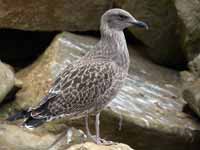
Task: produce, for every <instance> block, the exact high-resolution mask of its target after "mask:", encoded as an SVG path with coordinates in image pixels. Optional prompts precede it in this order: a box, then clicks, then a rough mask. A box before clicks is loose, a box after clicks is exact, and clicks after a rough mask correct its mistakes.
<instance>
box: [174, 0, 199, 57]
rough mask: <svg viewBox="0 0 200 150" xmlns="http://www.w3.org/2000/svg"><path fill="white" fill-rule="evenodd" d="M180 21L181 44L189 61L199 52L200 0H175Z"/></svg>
mask: <svg viewBox="0 0 200 150" xmlns="http://www.w3.org/2000/svg"><path fill="white" fill-rule="evenodd" d="M174 2H175V7H176V10H177V14H178V18H179V19H180V21H181V24H180V26H179V28H180V31H181V46H182V49H183V50H184V53H185V55H186V56H187V59H188V60H189V61H190V60H192V59H193V58H194V57H196V56H197V55H198V54H199V52H200V42H199V41H200V0H175V1H174Z"/></svg>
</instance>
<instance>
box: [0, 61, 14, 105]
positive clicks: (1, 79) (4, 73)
mask: <svg viewBox="0 0 200 150" xmlns="http://www.w3.org/2000/svg"><path fill="white" fill-rule="evenodd" d="M14 84H15V76H14V73H13V71H12V70H11V68H10V67H8V65H5V64H3V63H2V62H1V61H0V103H1V102H2V101H3V99H4V98H5V96H6V95H7V94H8V93H9V92H10V90H11V89H12V88H13V87H14Z"/></svg>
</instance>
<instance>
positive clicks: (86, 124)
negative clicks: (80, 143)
mask: <svg viewBox="0 0 200 150" xmlns="http://www.w3.org/2000/svg"><path fill="white" fill-rule="evenodd" d="M85 128H86V132H87V136H89V137H93V136H92V134H91V132H90V129H89V123H88V114H87V115H86V116H85Z"/></svg>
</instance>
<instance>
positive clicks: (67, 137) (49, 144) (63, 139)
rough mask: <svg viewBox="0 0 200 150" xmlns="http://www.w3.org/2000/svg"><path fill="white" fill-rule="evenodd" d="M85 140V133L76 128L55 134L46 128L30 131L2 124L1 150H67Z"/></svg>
mask: <svg viewBox="0 0 200 150" xmlns="http://www.w3.org/2000/svg"><path fill="white" fill-rule="evenodd" d="M84 136H85V135H84ZM84 140H86V137H83V132H82V131H80V130H77V129H75V128H70V129H68V132H66V131H65V132H63V133H62V134H53V133H49V132H47V130H46V129H45V126H44V127H39V128H37V129H32V130H29V129H26V128H23V127H20V125H19V124H18V125H11V124H8V123H6V122H3V121H1V122H0V149H1V150H4V149H5V150H11V149H12V150H43V149H48V150H66V149H67V148H69V147H70V146H72V145H74V144H80V143H82V142H84Z"/></svg>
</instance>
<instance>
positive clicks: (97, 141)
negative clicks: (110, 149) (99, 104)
mask: <svg viewBox="0 0 200 150" xmlns="http://www.w3.org/2000/svg"><path fill="white" fill-rule="evenodd" d="M99 118H100V113H98V114H97V115H96V121H95V127H96V143H97V144H101V141H100V129H99V125H100V121H99Z"/></svg>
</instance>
